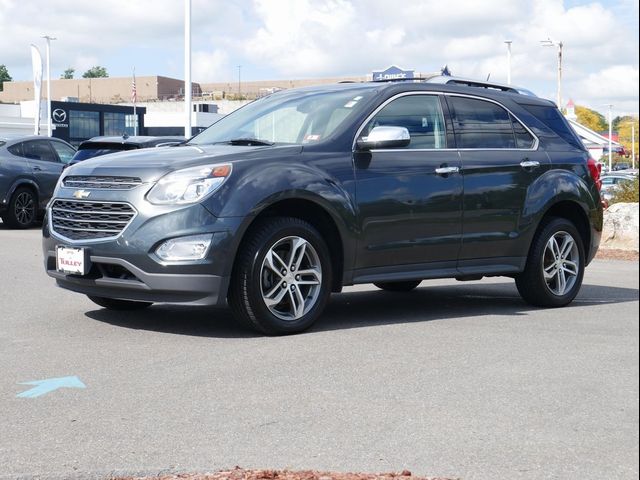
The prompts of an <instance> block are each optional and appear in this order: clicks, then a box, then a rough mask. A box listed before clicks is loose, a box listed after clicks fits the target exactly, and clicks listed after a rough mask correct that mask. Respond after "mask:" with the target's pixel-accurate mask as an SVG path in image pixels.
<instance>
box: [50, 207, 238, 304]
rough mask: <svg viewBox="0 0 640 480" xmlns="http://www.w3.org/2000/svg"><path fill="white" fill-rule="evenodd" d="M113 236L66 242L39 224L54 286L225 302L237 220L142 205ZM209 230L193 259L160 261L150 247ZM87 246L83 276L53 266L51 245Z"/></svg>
mask: <svg viewBox="0 0 640 480" xmlns="http://www.w3.org/2000/svg"><path fill="white" fill-rule="evenodd" d="M138 212H139V213H138V215H137V216H136V217H135V219H134V220H133V221H132V222H131V223H130V224H129V225H128V226H127V228H125V230H124V231H123V232H122V233H121V234H120V236H119V237H117V238H114V239H112V240H108V241H69V240H67V239H65V238H63V237H61V236H58V235H56V233H55V232H52V231H51V225H50V222H49V218H48V217H49V215H48V214H47V217H46V218H45V222H44V225H43V243H42V248H43V255H44V266H45V270H46V272H47V274H48V275H49V276H50V277H52V278H54V279H55V280H56V283H57V284H58V286H60V287H62V288H65V289H67V290H71V291H74V292H78V293H83V294H86V295H92V296H99V297H106V298H117V299H122V300H134V301H146V302H162V303H165V302H166V303H188V304H192V305H225V304H226V296H227V289H228V284H229V278H230V276H231V268H232V264H233V258H234V256H235V249H236V247H237V245H236V244H235V243H234V242H235V239H236V235H235V234H236V232H237V230H238V228H239V226H240V224H241V221H242V219H241V218H236V217H232V218H217V217H215V216H214V215H212V214H211V213H210V212H209V211H208V210H207V209H206V208H205V207H204V206H202V205H200V204H196V205H189V206H181V207H173V208H169V207H148V206H147V207H146V208H145V209H141V208H139V209H138ZM195 234H211V235H212V242H211V246H210V248H209V251H208V253H207V256H206V257H205V258H204V259H202V260H198V261H189V262H164V261H162V260H161V259H160V258H159V257H157V256H156V255H155V253H154V252H155V250H156V248H157V247H158V246H159V245H160V244H161V243H162V242H163V241H165V240H167V239H169V238H175V237H182V236H188V235H195ZM58 245H65V246H73V247H83V248H85V249H87V250H88V258H89V260H90V270H89V272H88V274H87V275H84V276H80V275H69V274H65V273H62V272H58V271H57V270H56V246H58Z"/></svg>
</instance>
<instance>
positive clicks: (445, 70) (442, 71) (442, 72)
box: [440, 65, 451, 77]
mask: <svg viewBox="0 0 640 480" xmlns="http://www.w3.org/2000/svg"><path fill="white" fill-rule="evenodd" d="M440 75H442V76H443V77H450V76H451V72H450V71H449V67H448V66H447V65H445V66H444V67H442V68H441V69H440Z"/></svg>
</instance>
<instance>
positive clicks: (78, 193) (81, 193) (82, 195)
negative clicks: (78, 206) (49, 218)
mask: <svg viewBox="0 0 640 480" xmlns="http://www.w3.org/2000/svg"><path fill="white" fill-rule="evenodd" d="M89 195H91V192H87V191H86V190H76V191H75V192H73V197H74V198H77V199H78V200H81V199H83V198H87V197H88V196H89Z"/></svg>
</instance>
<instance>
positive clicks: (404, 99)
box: [354, 93, 462, 276]
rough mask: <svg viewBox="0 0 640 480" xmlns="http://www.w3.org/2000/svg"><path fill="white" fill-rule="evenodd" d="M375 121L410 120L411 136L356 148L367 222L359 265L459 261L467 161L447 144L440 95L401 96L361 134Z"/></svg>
mask: <svg viewBox="0 0 640 480" xmlns="http://www.w3.org/2000/svg"><path fill="white" fill-rule="evenodd" d="M377 126H398V127H405V128H407V129H408V130H409V133H410V135H411V141H410V144H409V145H408V146H407V147H403V148H395V149H379V150H371V151H369V152H356V153H355V154H354V165H355V177H356V199H357V203H358V208H359V220H360V226H361V239H360V244H359V249H358V257H357V261H356V262H357V267H356V268H357V269H373V270H371V273H373V271H374V270H379V271H380V273H384V268H385V267H397V269H398V270H405V271H406V270H407V268H405V267H406V266H408V265H414V266H415V268H410V270H423V269H429V268H447V267H450V268H455V264H456V260H457V257H458V250H459V248H460V235H461V233H462V232H461V216H462V177H461V176H460V173H459V172H457V171H456V170H457V169H460V167H461V161H460V157H459V155H458V152H457V151H456V150H455V149H454V148H448V147H449V146H448V145H447V131H446V130H447V129H446V126H445V121H444V115H443V109H442V104H441V98H440V97H439V96H438V95H435V94H422V93H412V94H403V95H401V96H398V97H396V98H395V99H393V100H391V101H390V102H388V103H387V104H386V105H385V106H384V107H383V108H381V109H380V110H379V111H378V112H377V113H376V114H375V115H374V116H373V118H372V119H371V120H370V121H369V122H368V123H367V124H366V125H365V127H364V128H363V130H362V133H361V134H360V135H359V136H360V137H366V136H367V135H368V132H369V131H370V130H371V129H372V128H374V127H377ZM443 169H447V170H443ZM446 172H449V173H446ZM380 269H382V270H380ZM361 273H362V272H361ZM356 276H358V274H356Z"/></svg>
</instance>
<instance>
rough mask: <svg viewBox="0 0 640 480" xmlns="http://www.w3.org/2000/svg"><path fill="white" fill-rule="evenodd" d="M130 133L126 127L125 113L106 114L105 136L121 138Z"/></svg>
mask: <svg viewBox="0 0 640 480" xmlns="http://www.w3.org/2000/svg"><path fill="white" fill-rule="evenodd" d="M125 133H129V132H128V129H127V127H126V115H125V114H124V113H113V112H105V113H104V134H105V135H115V136H118V137H119V136H121V135H124V134H125Z"/></svg>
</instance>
